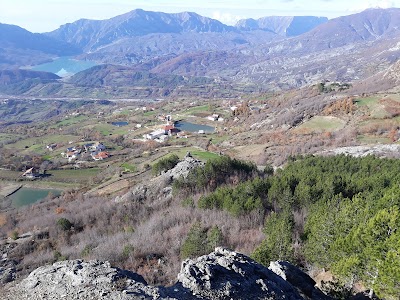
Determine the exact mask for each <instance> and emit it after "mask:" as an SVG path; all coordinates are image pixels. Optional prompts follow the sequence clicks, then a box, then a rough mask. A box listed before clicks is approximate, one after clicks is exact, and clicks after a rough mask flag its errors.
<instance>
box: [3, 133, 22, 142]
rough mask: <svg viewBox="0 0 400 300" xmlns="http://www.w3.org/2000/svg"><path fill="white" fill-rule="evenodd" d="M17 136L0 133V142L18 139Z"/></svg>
mask: <svg viewBox="0 0 400 300" xmlns="http://www.w3.org/2000/svg"><path fill="white" fill-rule="evenodd" d="M18 136H19V135H18V134H9V133H0V142H2V141H7V140H11V139H13V138H16V137H18Z"/></svg>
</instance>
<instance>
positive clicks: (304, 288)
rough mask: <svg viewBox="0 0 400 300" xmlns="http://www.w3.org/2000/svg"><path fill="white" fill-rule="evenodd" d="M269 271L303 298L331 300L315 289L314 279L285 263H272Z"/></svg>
mask: <svg viewBox="0 0 400 300" xmlns="http://www.w3.org/2000/svg"><path fill="white" fill-rule="evenodd" d="M269 269H270V270H271V271H272V272H274V273H275V274H277V275H279V276H280V277H282V278H283V279H284V280H286V281H287V282H288V283H290V284H291V285H292V286H293V287H295V288H296V289H297V290H298V292H299V293H300V294H301V295H302V296H303V297H304V298H309V299H313V300H328V299H331V298H330V297H328V296H326V295H325V294H324V293H323V292H321V290H319V289H318V288H316V287H315V285H316V282H315V281H314V279H312V278H311V277H310V276H308V275H307V274H306V273H304V272H303V271H301V270H300V269H299V268H297V267H295V266H293V265H292V264H290V263H289V262H287V261H272V262H271V263H270V265H269Z"/></svg>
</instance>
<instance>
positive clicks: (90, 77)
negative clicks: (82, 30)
mask: <svg viewBox="0 0 400 300" xmlns="http://www.w3.org/2000/svg"><path fill="white" fill-rule="evenodd" d="M214 81H215V80H214V79H212V78H199V77H197V78H196V77H190V78H188V77H184V76H178V75H166V74H154V73H148V72H137V71H135V70H133V69H132V68H128V67H122V66H114V65H100V66H96V67H92V68H90V69H88V70H85V71H82V72H79V73H77V74H75V75H74V76H72V77H71V78H70V79H69V80H68V82H69V83H73V84H76V85H77V86H87V87H91V86H92V87H96V86H97V87H98V86H158V87H169V88H173V87H176V86H178V85H182V84H209V83H213V82H214Z"/></svg>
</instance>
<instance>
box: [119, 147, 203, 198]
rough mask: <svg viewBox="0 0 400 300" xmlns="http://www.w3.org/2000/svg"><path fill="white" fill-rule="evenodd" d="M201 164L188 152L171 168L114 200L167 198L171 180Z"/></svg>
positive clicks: (170, 189)
mask: <svg viewBox="0 0 400 300" xmlns="http://www.w3.org/2000/svg"><path fill="white" fill-rule="evenodd" d="M203 165H204V163H203V162H202V161H200V160H197V159H195V158H193V157H192V156H191V155H190V153H188V154H187V155H186V156H185V158H184V159H183V160H182V161H180V162H179V163H177V165H176V166H175V167H173V168H172V169H171V170H168V171H167V172H164V173H162V174H161V175H160V176H157V177H155V178H153V179H152V180H150V181H149V182H148V183H146V184H140V185H137V186H136V187H135V188H133V189H132V190H130V191H129V192H127V193H126V194H124V195H122V196H118V197H116V198H115V201H116V202H124V201H137V202H143V201H145V200H146V199H147V198H152V197H153V198H154V197H155V196H158V197H159V198H163V199H169V198H170V197H171V196H172V188H171V186H170V185H171V183H172V181H173V180H174V179H177V178H179V177H181V176H183V177H186V176H187V175H188V174H189V172H190V170H192V169H195V168H197V167H201V166H203Z"/></svg>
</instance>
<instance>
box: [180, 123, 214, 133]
mask: <svg viewBox="0 0 400 300" xmlns="http://www.w3.org/2000/svg"><path fill="white" fill-rule="evenodd" d="M175 127H176V128H178V129H180V130H183V131H189V132H199V130H204V132H205V133H213V132H214V130H215V128H214V127H211V126H207V125H200V124H195V123H190V122H186V121H178V122H176V123H175Z"/></svg>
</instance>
